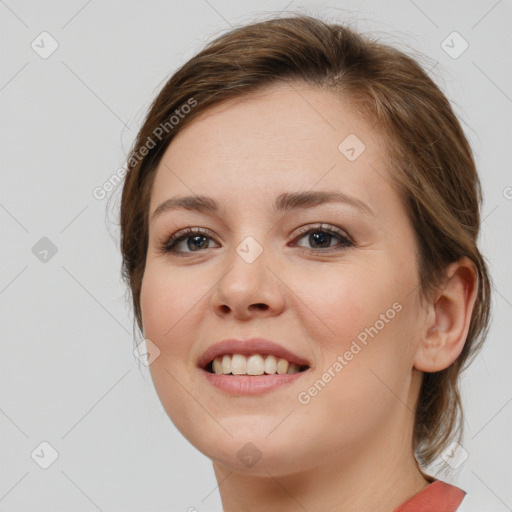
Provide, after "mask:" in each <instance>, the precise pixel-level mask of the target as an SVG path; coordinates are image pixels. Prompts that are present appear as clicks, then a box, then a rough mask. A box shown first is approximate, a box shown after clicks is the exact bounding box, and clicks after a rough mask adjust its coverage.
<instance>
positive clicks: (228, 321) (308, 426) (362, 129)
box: [141, 84, 423, 475]
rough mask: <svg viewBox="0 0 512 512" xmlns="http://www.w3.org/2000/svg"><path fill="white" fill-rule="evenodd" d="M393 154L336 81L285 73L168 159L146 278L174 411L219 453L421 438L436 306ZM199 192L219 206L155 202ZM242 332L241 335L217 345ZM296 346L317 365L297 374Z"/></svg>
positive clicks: (316, 449)
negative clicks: (421, 395)
mask: <svg viewBox="0 0 512 512" xmlns="http://www.w3.org/2000/svg"><path fill="white" fill-rule="evenodd" d="M386 156H387V147H386V142H385V140H384V139H383V138H381V137H380V136H379V134H378V133H377V132H376V131H375V130H372V129H371V127H370V126H369V125H368V124H366V123H365V122H364V121H363V119H362V116H361V115H360V113H358V112H357V111H356V110H354V109H352V108H350V105H349V104H347V103H345V102H343V101H342V100H340V99H339V97H338V96H334V95H332V93H329V92H325V91H320V90H319V89H315V88H311V87H307V86H304V85H301V86H299V85H294V86H293V87H291V86H290V85H284V84H281V85H279V86H273V87H271V88H268V89H266V90H265V91H264V93H259V94H258V95H257V96H256V95H249V96H244V97H243V98H238V99H237V100H234V101H230V102H227V103H224V104H222V105H219V106H216V107H214V108H213V109H210V110H208V111H205V112H203V113H202V114H201V115H200V116H199V117H198V118H197V119H195V120H194V121H193V122H192V123H191V124H190V125H189V126H187V127H186V128H185V129H184V130H183V131H182V132H180V133H179V134H178V135H177V137H176V138H175V139H174V140H173V142H172V143H171V145H170V146H169V148H168V149H167V151H166V152H165V154H164V156H163V158H162V160H161V161H160V164H159V167H158V169H157V173H156V176H155V181H154V185H153V189H152V195H151V201H150V215H151V220H150V225H149V246H148V252H147V260H146V268H145V273H144V277H143V282H142V291H141V308H142V319H143V324H144V334H145V337H146V339H149V340H151V342H152V343H153V344H155V345H156V346H157V347H158V349H159V351H160V352H159V355H158V357H157V358H156V359H155V360H154V362H153V363H152V364H151V365H150V371H151V375H152V379H153V382H154V385H155V388H156V391H157V393H158V396H159V398H160V400H161V402H162V404H163V406H164V408H165V410H166V412H167V414H168V415H169V417H170V418H171V420H172V421H173V422H174V424H175V425H176V427H177V428H178V429H179V430H180V431H181V432H182V433H183V435H184V436H185V437H186V438H187V439H188V440H189V441H190V442H191V443H192V444H193V445H195V446H196V447H197V448H198V449H199V450H200V451H202V452H203V453H204V454H206V455H207V456H208V457H210V458H211V459H213V460H214V461H216V462H217V463H219V464H223V465H224V466H226V467H229V468H230V469H233V470H237V471H247V472H253V473H255V474H265V475H266V471H270V473H271V474H273V475H278V474H281V475H284V474H287V473H292V472H295V471H297V470H298V468H300V469H301V470H306V469H308V468H314V467H315V466H319V465H321V464H323V463H324V462H325V461H327V460H333V459H335V458H338V459H339V460H349V456H350V457H353V456H354V455H355V454H358V455H361V456H364V455H365V454H367V455H368V456H370V454H371V458H372V461H373V463H375V462H378V460H379V458H380V457H382V459H383V460H384V459H385V457H386V452H387V451H389V450H396V449H397V447H398V446H401V447H402V448H401V449H403V447H404V446H405V447H406V449H407V450H409V448H410V444H411V443H409V442H404V440H405V439H410V438H411V435H412V430H411V429H412V425H413V413H412V411H413V410H414V406H415V403H414V401H415V398H416V396H417V392H418V389H419V384H420V382H421V380H420V379H421V374H420V372H418V371H417V370H415V369H414V368H413V360H414V356H415V351H416V349H417V346H418V341H419V329H420V328H421V325H422V324H421V322H422V317H421V315H422V314H423V313H422V311H421V309H420V308H419V302H418V291H419V289H418V270H417V265H416V256H415V254H416V246H415V241H414V232H413V229H412V226H411V224H410V221H409V219H408V217H407V215H406V212H405V209H404V207H403V205H402V203H401V202H400V200H399V197H398V195H397V193H396V192H395V190H394V189H393V188H392V187H391V185H390V175H389V172H388V170H387V168H386V164H385V162H386ZM320 193H323V194H325V195H327V194H329V195H330V194H339V195H340V196H344V197H347V198H349V200H346V201H339V200H336V199H334V200H330V201H322V197H320V198H319V200H318V201H317V200H315V198H317V199H318V197H319V196H313V194H317V195H318V194H320ZM300 194H303V195H302V196H301V195H300ZM310 195H311V196H312V197H309V199H308V196H310ZM185 196H192V197H193V198H196V199H197V197H198V196H201V197H203V196H205V197H207V198H209V199H208V200H207V205H209V206H211V203H213V202H215V203H216V205H217V209H216V210H214V209H213V208H206V207H204V208H198V209H194V208H193V205H194V203H193V202H192V201H191V200H190V201H188V203H187V205H188V207H189V208H190V209H189V208H184V207H182V208H174V209H172V208H168V209H161V210H162V211H160V213H158V214H157V215H155V216H154V217H153V212H155V210H156V209H157V207H159V206H160V205H161V204H162V203H164V202H165V201H167V200H169V199H174V198H183V197H185ZM324 199H325V197H324ZM202 204H203V205H204V202H203V203H202ZM185 228H190V230H188V231H187V229H185ZM197 230H199V233H197V232H196V231H197ZM178 232H180V233H178ZM175 233H178V238H180V240H178V241H177V242H176V243H175V244H174V245H173V244H172V242H169V243H167V242H168V240H169V238H170V237H171V235H173V234H175ZM182 236H183V238H181V237H182ZM166 243H167V249H168V251H167V252H165V251H164V249H163V247H164V246H165V245H166ZM250 338H263V339H265V340H269V341H271V342H273V343H275V344H276V345H278V347H279V348H277V349H276V347H275V346H271V345H268V344H260V345H258V344H257V343H253V342H251V341H250ZM227 339H235V340H238V342H239V343H238V345H236V344H235V345H232V344H228V345H223V346H222V345H221V346H220V347H218V350H217V351H213V352H212V350H215V348H213V349H212V347H213V346H214V345H216V344H218V343H219V342H221V341H223V340H227ZM280 350H281V351H280ZM285 351H288V352H285ZM234 354H238V355H237V356H235V357H230V356H232V355H234ZM214 355H218V357H219V358H218V359H217V362H216V363H215V365H214V366H215V371H216V372H220V373H211V371H212V366H213V365H208V366H207V363H210V362H211V360H212V357H213V356H214ZM283 355H286V356H287V357H284V358H283V357H281V356H283ZM260 356H261V357H260ZM270 356H273V357H270ZM280 359H284V362H283V361H281V362H279V360H280ZM294 360H295V362H296V364H297V365H301V367H302V370H303V371H299V372H298V373H282V372H287V371H289V372H295V371H296V370H297V369H298V366H294V365H288V370H286V368H287V362H293V361H294ZM303 367H307V368H306V369H304V368H303ZM275 371H277V372H278V373H277V374H275V373H274V372H275ZM222 372H228V373H222ZM247 372H248V373H251V374H254V373H256V374H257V373H261V372H263V375H247V374H246V373H247ZM265 372H268V373H265ZM232 373H235V375H233V374H232ZM352 460H353V459H352Z"/></svg>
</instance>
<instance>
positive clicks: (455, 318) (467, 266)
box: [414, 257, 478, 372]
mask: <svg viewBox="0 0 512 512" xmlns="http://www.w3.org/2000/svg"><path fill="white" fill-rule="evenodd" d="M446 276H447V278H446V281H445V282H444V283H443V285H442V286H441V289H440V290H439V292H438V294H437V297H436V299H435V300H434V301H433V303H432V304H430V305H429V309H428V312H427V317H428V318H427V319H426V321H425V324H424V326H423V331H422V332H421V333H420V340H419V344H418V348H417V351H416V357H415V359H414V367H415V368H416V369H417V370H420V371H423V372H438V371H441V370H444V369H445V368H448V367H449V366H450V365H451V364H452V363H453V362H454V361H455V360H456V359H457V357H458V356H459V355H460V353H461V352H462V349H463V348H464V344H465V342H466V337H467V334H468V331H469V325H470V322H471V316H472V313H473V308H474V305H475V300H476V295H477V285H478V282H477V281H478V279H477V274H476V270H475V265H474V263H473V262H472V261H471V260H470V259H469V258H467V257H463V258H461V259H460V260H459V261H457V262H455V263H452V264H451V265H450V266H449V267H448V268H447V272H446Z"/></svg>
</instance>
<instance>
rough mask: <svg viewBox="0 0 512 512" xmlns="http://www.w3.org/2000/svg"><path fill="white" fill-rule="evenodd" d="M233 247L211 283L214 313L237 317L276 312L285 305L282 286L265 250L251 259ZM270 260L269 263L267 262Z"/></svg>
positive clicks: (269, 314) (280, 310) (224, 316)
mask: <svg viewBox="0 0 512 512" xmlns="http://www.w3.org/2000/svg"><path fill="white" fill-rule="evenodd" d="M249 261H250V260H247V259H244V257H242V256H240V254H239V253H238V252H236V251H233V254H232V255H231V258H229V261H227V262H226V263H227V264H226V269H225V271H224V272H223V277H222V278H221V279H220V281H219V282H218V283H217V285H216V286H215V288H214V290H213V292H212V297H211V307H212V308H213V310H214V312H215V314H216V315H218V316H220V317H223V318H226V317H230V316H231V317H233V318H236V319H239V320H249V319H251V318H256V317H258V318H263V317H271V316H276V315H279V314H280V313H282V311H283V310H284V308H285V289H286V287H285V286H284V285H283V283H282V281H281V280H280V279H279V277H278V272H276V270H275V269H273V268H271V264H270V263H271V262H270V258H269V257H267V254H266V250H263V252H262V253H261V254H260V255H259V256H258V257H257V258H256V259H255V260H254V261H252V262H249ZM269 264H270V265H269Z"/></svg>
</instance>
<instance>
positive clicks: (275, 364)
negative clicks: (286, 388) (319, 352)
mask: <svg viewBox="0 0 512 512" xmlns="http://www.w3.org/2000/svg"><path fill="white" fill-rule="evenodd" d="M212 369H213V373H216V374H218V375H221V374H222V375H228V374H233V375H264V374H268V375H274V374H275V373H277V374H278V375H284V374H286V373H288V374H292V373H298V372H299V370H300V366H299V365H298V364H295V363H290V362H288V361H287V360H286V359H282V358H280V357H279V358H277V357H275V356H272V355H268V356H263V355H260V354H252V355H250V356H248V357H246V356H244V355H242V354H233V355H231V354H224V355H223V356H219V357H216V358H215V359H214V360H213V364H212Z"/></svg>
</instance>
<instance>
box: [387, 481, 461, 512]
mask: <svg viewBox="0 0 512 512" xmlns="http://www.w3.org/2000/svg"><path fill="white" fill-rule="evenodd" d="M465 495H466V492H465V491H463V490H462V489H459V488H458V487H455V486H454V485H451V484H448V483H446V482H443V481H442V480H434V481H433V482H432V483H431V484H430V485H429V486H428V487H425V489H423V490H422V491H420V492H419V493H418V494H416V495H415V496H413V497H412V498H411V499H410V500H407V501H406V502H405V503H403V504H402V505H400V506H399V507H398V508H397V509H395V510H394V511H393V512H454V511H456V510H457V509H458V508H459V505H460V503H461V501H462V500H463V499H464V496H465Z"/></svg>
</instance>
